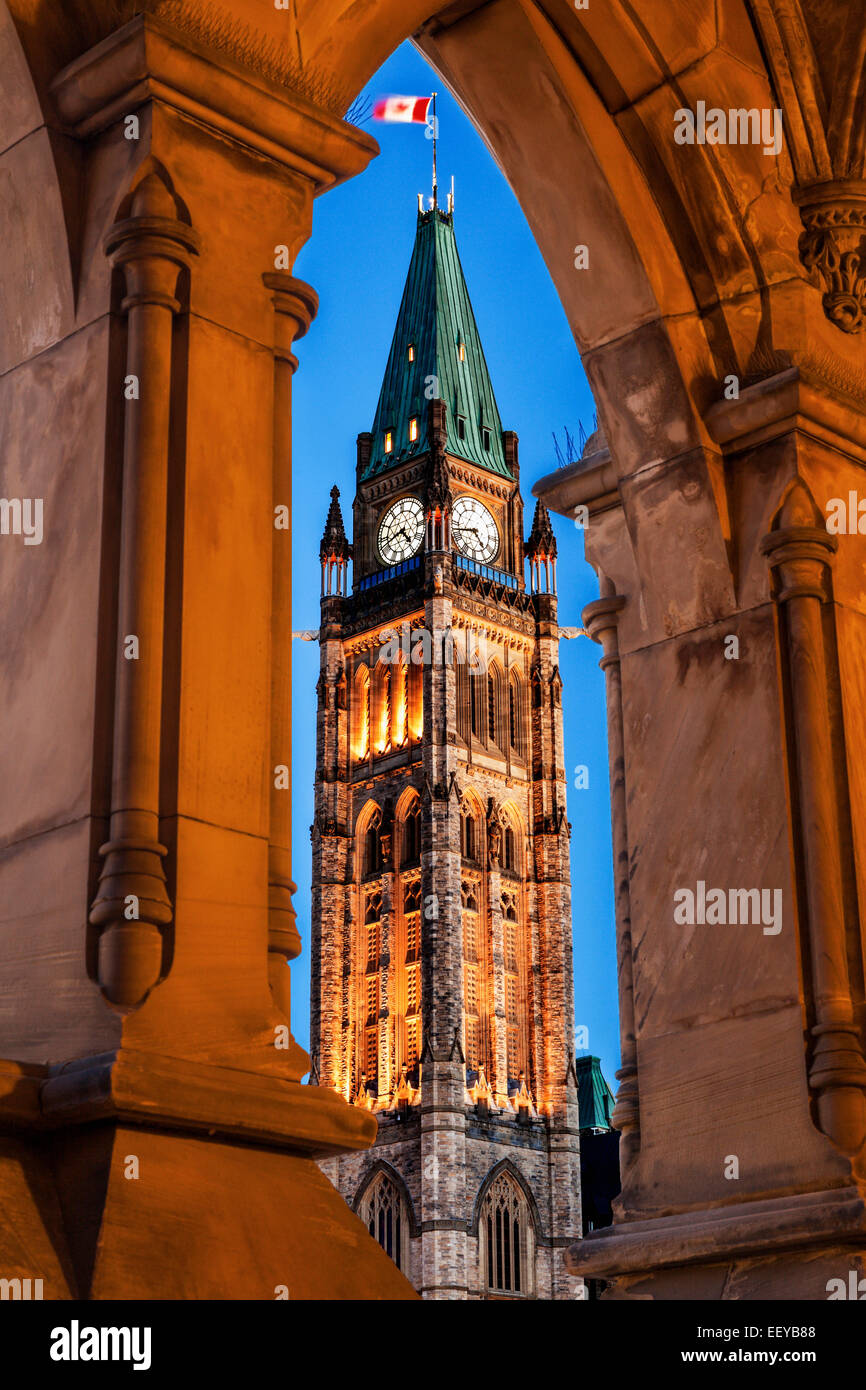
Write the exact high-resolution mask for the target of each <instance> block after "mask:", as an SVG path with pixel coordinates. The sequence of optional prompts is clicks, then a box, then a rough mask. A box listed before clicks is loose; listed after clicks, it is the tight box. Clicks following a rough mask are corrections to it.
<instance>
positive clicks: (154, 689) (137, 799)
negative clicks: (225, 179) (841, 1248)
mask: <svg viewBox="0 0 866 1390" xmlns="http://www.w3.org/2000/svg"><path fill="white" fill-rule="evenodd" d="M176 214H177V209H176V205H175V201H174V199H173V197H172V195H171V193H170V192H169V190H168V188H167V187H166V185H165V183H164V182H163V181H162V180H161V179H160V178H159V177H158V176H157V174H156V173H150V174H148V175H147V176H146V177H145V178H144V179H143V180H142V182H141V183H140V184H139V186H138V188H137V189H136V192H135V194H134V196H133V199H132V207H131V215H130V216H129V217H128V218H125V219H124V220H122V221H121V222H118V223H116V224H115V226H114V227H113V228H112V229H111V232H110V233H109V235H108V237H107V239H106V242H105V250H106V254H107V255H108V256H109V257H110V258H111V261H112V263H113V264H114V265H115V266H117V267H118V268H120V269H121V270H122V272H123V274H124V277H125V281H126V289H127V294H126V297H125V298H124V300H123V304H122V308H123V310H124V312H125V313H126V314H127V315H128V323H129V327H128V349H127V362H126V371H127V376H126V381H127V386H128V390H127V404H126V424H125V431H124V449H123V510H122V513H121V520H120V527H121V542H120V579H119V602H118V625H117V655H116V673H117V679H116V687H115V705H114V761H113V773H112V788H111V831H110V839H109V840H108V841H107V843H106V844H104V845H103V846H102V848H101V850H100V854H101V855H102V857H103V867H102V873H101V875H100V880H99V888H98V891H97V894H96V899H95V901H94V903H93V907H92V908H91V912H90V921H91V923H92V924H93V925H94V926H95V927H98V928H100V937H99V967H98V970H99V983H100V987H101V988H102V991H103V993H104V994H105V996H106V998H108V999H109V1000H110V1001H111V1003H112V1004H116V1005H118V1006H119V1007H122V1008H126V1009H129V1008H134V1007H136V1006H137V1005H139V1004H141V1003H142V1002H143V1000H144V999H145V997H146V996H147V994H148V993H149V991H150V990H151V989H152V988H153V986H154V985H155V984H156V983H157V981H158V979H159V978H160V975H161V973H162V968H163V967H162V955H163V942H162V928H164V927H165V926H167V925H168V923H169V922H170V921H171V917H172V909H171V903H170V902H169V899H168V891H167V888H166V883H165V874H164V871H163V863H162V861H163V858H164V857H165V854H166V849H165V847H164V846H163V845H162V844H160V842H159V775H160V743H161V733H162V698H163V691H162V674H163V634H164V611H165V573H166V525H167V509H168V446H169V415H170V410H171V400H172V392H171V359H172V318H173V315H174V314H175V313H176V311H177V310H178V309H179V308H180V304H179V303H178V301H177V299H175V297H174V296H175V291H176V289H177V282H178V276H179V274H180V271H181V269H182V268H183V267H184V266H187V265H189V263H190V260H191V257H192V256H193V255H194V254H195V253H196V251H197V247H198V237H197V235H196V233H195V232H194V231H193V230H192V228H191V227H189V226H187V225H185V224H184V223H182V222H180V221H179V220H178V218H177V215H176Z"/></svg>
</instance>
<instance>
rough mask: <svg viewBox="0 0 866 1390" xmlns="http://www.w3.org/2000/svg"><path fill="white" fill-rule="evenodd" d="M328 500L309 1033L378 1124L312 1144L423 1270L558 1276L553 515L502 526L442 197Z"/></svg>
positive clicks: (564, 1064)
mask: <svg viewBox="0 0 866 1390" xmlns="http://www.w3.org/2000/svg"><path fill="white" fill-rule="evenodd" d="M353 520H354V535H353V543H352V544H351V545H350V543H349V540H348V538H347V536H346V532H345V529H344V522H343V517H342V514H341V510H340V504H339V494H338V492H337V489H336V488H334V489H332V493H331V506H330V511H329V513H328V519H327V524H326V527H325V533H324V536H323V539H322V547H321V559H322V625H321V631H320V648H321V675H320V679H319V686H318V694H319V701H318V732H317V771H316V810H315V823H314V825H313V827H312V840H313V939H312V949H313V988H312V995H313V997H312V1019H313V1024H312V1027H313V1040H312V1048H313V1053H314V1057H315V1059H316V1065H317V1071H318V1078H319V1082H320V1084H321V1085H323V1086H330V1087H333V1088H334V1089H335V1090H337V1091H339V1092H340V1093H341V1094H342V1095H344V1096H345V1097H346V1098H347V1099H349V1100H351V1101H353V1102H354V1104H356V1105H360V1106H365V1107H367V1108H368V1109H370V1110H372V1111H374V1112H375V1113H376V1115H377V1117H378V1120H379V1137H378V1140H377V1142H376V1145H375V1147H374V1148H373V1149H372V1150H371V1151H370V1152H368V1153H365V1154H352V1155H350V1156H347V1157H340V1158H335V1159H328V1160H326V1161H325V1162H324V1163H323V1167H325V1169H326V1171H327V1172H328V1174H329V1175H330V1176H331V1177H332V1179H333V1180H334V1181H335V1182H336V1184H337V1185H338V1187H339V1189H340V1191H341V1192H342V1193H343V1195H344V1196H345V1198H346V1200H347V1201H348V1202H350V1203H351V1205H352V1206H353V1207H354V1208H355V1210H356V1211H358V1213H359V1215H360V1216H361V1218H362V1219H363V1220H364V1222H365V1223H366V1224H367V1225H368V1227H369V1228H370V1230H371V1231H372V1232H373V1234H375V1236H376V1237H377V1239H378V1240H379V1241H380V1242H381V1244H383V1245H384V1246H385V1248H386V1249H387V1250H388V1251H389V1253H391V1254H392V1256H393V1258H394V1259H395V1260H396V1261H397V1262H398V1264H399V1265H400V1268H401V1269H403V1270H404V1271H405V1272H406V1274H407V1275H408V1277H409V1278H410V1279H411V1280H412V1282H413V1283H414V1284H415V1286H416V1288H417V1289H418V1290H419V1291H420V1292H421V1293H422V1294H423V1295H424V1296H425V1297H428V1298H442V1299H465V1298H479V1297H480V1298H487V1297H514V1298H517V1297H524V1298H525V1297H530V1298H531V1297H539V1298H574V1297H575V1296H577V1295H578V1293H579V1289H580V1284H579V1281H577V1280H575V1279H573V1278H572V1277H571V1276H569V1275H568V1274H567V1272H566V1269H565V1264H564V1250H565V1247H566V1246H567V1245H568V1243H569V1241H570V1240H573V1239H575V1237H576V1236H578V1234H579V1233H580V1227H581V1221H580V1193H579V1172H580V1159H579V1151H578V1106H577V1087H576V1079H575V1072H574V1061H573V1016H574V1010H573V981H572V949H571V902H570V886H569V867H568V835H569V827H568V823H567V821H566V817H565V771H564V761H563V743H562V701H561V692H562V682H561V680H560V676H559V667H558V641H559V630H558V627H557V619H556V597H555V591H556V542H555V539H554V536H553V532H552V529H551V525H550V520H549V518H548V515H547V512H546V510H545V508H544V506H543V504H541V503H539V504H538V506H537V507H536V511H535V517H534V521H533V525H532V529H531V533H530V536H529V538H528V540H527V541H526V542H524V535H523V502H522V499H521V495H520V489H519V471H518V461H517V437H516V435H515V434H513V433H511V432H509V431H503V429H502V426H501V423H500V418H499V412H498V409H497V406H496V400H495V398H494V395H493V389H492V386H491V382H490V377H489V374H488V371H487V365H486V363H485V359H484V353H483V351H482V347H481V342H480V339H479V335H478V330H477V327H476V323H475V317H474V315H473V312H472V307H471V304H470V301H469V295H468V292H467V289H466V283H465V280H464V277H463V271H462V268H461V265H460V259H459V256H458V254H457V246H456V242H455V237H454V227H453V212H452V210H451V209H450V208H449V211H448V212H447V213H446V212H442V211H441V210H440V209H439V208H438V207H434V208H431V209H430V211H426V212H424V211H419V215H418V224H417V231H416V237H415V246H414V250H413V253H412V259H411V263H410V266H409V273H408V277H407V280H406V287H405V290H404V293H403V299H402V303H401V306H400V311H399V315H398V318H397V325H396V329H395V332H394V338H393V342H392V345H391V351H390V355H389V358H388V365H387V368H386V371H385V378H384V382H383V385H382V390H381V394H380V397H379V403H378V406H377V409H376V416H375V420H374V423H373V429H372V431H371V432H370V433H364V434H361V435H359V437H358V462H357V492H356V497H355V503H354V518H353ZM350 560H351V561H352V567H353V583H352V585H351V592H350V586H349V582H348V570H349V562H350ZM527 569H528V573H529V589H527V585H526V580H525V573H526V571H527Z"/></svg>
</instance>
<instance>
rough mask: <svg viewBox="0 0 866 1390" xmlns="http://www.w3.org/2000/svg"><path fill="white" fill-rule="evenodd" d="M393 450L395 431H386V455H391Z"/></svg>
mask: <svg viewBox="0 0 866 1390" xmlns="http://www.w3.org/2000/svg"><path fill="white" fill-rule="evenodd" d="M393 448H394V432H393V430H386V431H385V453H386V454H390V453H391V451H392V449H393Z"/></svg>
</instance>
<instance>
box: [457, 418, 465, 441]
mask: <svg viewBox="0 0 866 1390" xmlns="http://www.w3.org/2000/svg"><path fill="white" fill-rule="evenodd" d="M457 438H458V439H465V438H466V421H465V420H464V418H463V416H462V415H458V416H457Z"/></svg>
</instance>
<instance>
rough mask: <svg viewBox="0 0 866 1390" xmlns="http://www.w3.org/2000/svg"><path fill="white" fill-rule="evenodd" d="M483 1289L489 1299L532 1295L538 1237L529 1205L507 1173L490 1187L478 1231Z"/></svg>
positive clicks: (482, 1205)
mask: <svg viewBox="0 0 866 1390" xmlns="http://www.w3.org/2000/svg"><path fill="white" fill-rule="evenodd" d="M478 1244H479V1247H480V1255H481V1276H482V1288H484V1289H485V1290H486V1292H487V1294H488V1296H490V1295H491V1294H492V1295H493V1296H494V1297H495V1296H496V1295H498V1296H500V1297H505V1298H525V1297H527V1295H531V1293H532V1272H533V1265H534V1257H535V1233H534V1231H533V1229H532V1217H531V1215H530V1212H529V1205H528V1203H527V1201H526V1198H525V1196H524V1195H523V1193H522V1191H521V1190H520V1188H519V1186H518V1185H517V1183H516V1182H515V1181H514V1179H513V1178H512V1177H511V1176H510V1175H509V1174H508V1173H500V1174H499V1175H498V1177H496V1178H494V1180H493V1182H492V1183H491V1184H490V1188H489V1190H488V1191H487V1193H486V1194H485V1197H484V1201H483V1202H482V1204H481V1218H480V1221H479V1228H478Z"/></svg>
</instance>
